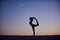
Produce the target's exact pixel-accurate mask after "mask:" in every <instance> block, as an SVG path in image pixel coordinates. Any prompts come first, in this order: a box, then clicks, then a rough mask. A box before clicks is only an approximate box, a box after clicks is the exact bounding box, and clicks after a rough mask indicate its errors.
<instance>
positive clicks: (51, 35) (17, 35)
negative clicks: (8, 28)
mask: <svg viewBox="0 0 60 40" xmlns="http://www.w3.org/2000/svg"><path fill="white" fill-rule="evenodd" d="M0 36H13V37H14V36H22V37H23V36H25V37H28V36H33V35H0ZM36 36H60V35H36Z"/></svg>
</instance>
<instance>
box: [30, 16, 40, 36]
mask: <svg viewBox="0 0 60 40" xmlns="http://www.w3.org/2000/svg"><path fill="white" fill-rule="evenodd" d="M33 19H35V20H36V23H37V24H33V23H32V22H33ZM29 24H30V25H31V27H32V30H33V36H35V27H36V26H39V23H38V21H37V19H36V18H35V17H30V22H29Z"/></svg>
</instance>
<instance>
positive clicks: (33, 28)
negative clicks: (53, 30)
mask: <svg viewBox="0 0 60 40" xmlns="http://www.w3.org/2000/svg"><path fill="white" fill-rule="evenodd" d="M32 30H33V36H35V27H32Z"/></svg>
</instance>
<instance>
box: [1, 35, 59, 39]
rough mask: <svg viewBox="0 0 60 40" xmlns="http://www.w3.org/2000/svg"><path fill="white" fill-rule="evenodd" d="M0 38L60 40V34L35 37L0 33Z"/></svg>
mask: <svg viewBox="0 0 60 40" xmlns="http://www.w3.org/2000/svg"><path fill="white" fill-rule="evenodd" d="M0 40H60V35H50V36H35V37H34V36H8V35H0Z"/></svg>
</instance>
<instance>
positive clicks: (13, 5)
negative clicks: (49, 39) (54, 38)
mask: <svg viewBox="0 0 60 40" xmlns="http://www.w3.org/2000/svg"><path fill="white" fill-rule="evenodd" d="M0 3H1V7H0V8H1V13H2V16H1V19H2V26H1V27H0V29H1V33H0V35H33V32H32V28H31V26H30V24H29V21H30V20H29V18H30V17H36V18H37V20H38V22H39V26H37V27H36V28H35V32H36V35H59V34H60V25H59V24H60V20H59V19H60V14H59V8H60V7H59V2H58V1H40V0H35V1H34V0H31V1H30V0H15V1H12V0H11V1H10V0H6V1H0Z"/></svg>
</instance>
